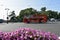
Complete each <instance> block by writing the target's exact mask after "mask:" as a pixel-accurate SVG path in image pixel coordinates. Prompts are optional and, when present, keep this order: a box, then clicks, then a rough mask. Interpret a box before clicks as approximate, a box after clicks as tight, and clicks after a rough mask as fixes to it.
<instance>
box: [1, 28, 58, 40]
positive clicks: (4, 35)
mask: <svg viewBox="0 0 60 40" xmlns="http://www.w3.org/2000/svg"><path fill="white" fill-rule="evenodd" d="M0 40H58V36H57V35H55V34H53V33H50V32H43V31H39V30H34V29H29V28H20V29H18V30H16V31H14V32H0Z"/></svg>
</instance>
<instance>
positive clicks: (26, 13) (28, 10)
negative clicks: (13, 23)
mask: <svg viewBox="0 0 60 40" xmlns="http://www.w3.org/2000/svg"><path fill="white" fill-rule="evenodd" d="M35 13H36V14H45V15H47V16H48V19H50V18H55V19H58V17H59V18H60V13H59V14H58V12H57V11H52V10H47V11H46V7H42V8H41V11H37V10H35V9H34V8H26V9H23V10H21V11H20V13H19V15H18V16H17V17H16V18H17V20H18V21H23V17H24V16H29V15H33V14H35Z"/></svg>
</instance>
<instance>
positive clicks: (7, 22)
mask: <svg viewBox="0 0 60 40" xmlns="http://www.w3.org/2000/svg"><path fill="white" fill-rule="evenodd" d="M5 10H7V24H8V19H9V18H8V11H9V8H5Z"/></svg>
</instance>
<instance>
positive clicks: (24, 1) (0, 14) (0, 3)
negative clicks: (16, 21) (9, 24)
mask: <svg viewBox="0 0 60 40" xmlns="http://www.w3.org/2000/svg"><path fill="white" fill-rule="evenodd" d="M29 7H32V8H35V9H37V10H40V8H41V7H47V10H55V11H59V12H60V0H0V19H6V17H7V13H6V10H5V8H9V9H10V10H9V14H11V13H10V11H13V10H15V13H16V15H18V14H19V11H20V10H22V9H25V8H29Z"/></svg>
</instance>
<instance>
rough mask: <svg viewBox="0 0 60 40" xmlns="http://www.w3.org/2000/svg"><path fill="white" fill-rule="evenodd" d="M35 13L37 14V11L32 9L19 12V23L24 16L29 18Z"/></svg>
mask: <svg viewBox="0 0 60 40" xmlns="http://www.w3.org/2000/svg"><path fill="white" fill-rule="evenodd" d="M35 13H37V11H36V10H35V9H33V8H27V9H24V10H21V11H20V13H19V19H20V21H22V20H23V17H24V16H29V15H32V14H35Z"/></svg>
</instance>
